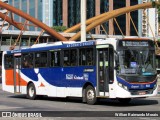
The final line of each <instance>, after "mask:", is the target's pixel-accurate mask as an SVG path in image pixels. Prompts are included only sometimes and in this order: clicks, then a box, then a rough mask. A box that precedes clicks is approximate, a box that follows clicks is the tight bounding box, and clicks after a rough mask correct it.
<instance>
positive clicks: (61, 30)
mask: <svg viewBox="0 0 160 120" xmlns="http://www.w3.org/2000/svg"><path fill="white" fill-rule="evenodd" d="M51 28H52V29H54V30H55V31H57V32H63V31H65V30H66V29H67V27H66V26H53V27H51Z"/></svg>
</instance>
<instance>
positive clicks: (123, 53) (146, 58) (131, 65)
mask: <svg viewBox="0 0 160 120" xmlns="http://www.w3.org/2000/svg"><path fill="white" fill-rule="evenodd" d="M118 56H119V69H118V70H119V74H120V75H144V76H150V75H155V74H156V63H155V51H154V50H152V49H150V48H149V47H142V46H139V47H135V46H132V47H124V49H123V47H121V49H120V50H119V51H118Z"/></svg>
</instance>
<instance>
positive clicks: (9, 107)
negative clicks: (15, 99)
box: [0, 105, 22, 110]
mask: <svg viewBox="0 0 160 120" xmlns="http://www.w3.org/2000/svg"><path fill="white" fill-rule="evenodd" d="M17 108H22V107H13V106H12V107H11V106H6V105H0V110H1V109H3V110H4V109H5V110H6V109H17Z"/></svg>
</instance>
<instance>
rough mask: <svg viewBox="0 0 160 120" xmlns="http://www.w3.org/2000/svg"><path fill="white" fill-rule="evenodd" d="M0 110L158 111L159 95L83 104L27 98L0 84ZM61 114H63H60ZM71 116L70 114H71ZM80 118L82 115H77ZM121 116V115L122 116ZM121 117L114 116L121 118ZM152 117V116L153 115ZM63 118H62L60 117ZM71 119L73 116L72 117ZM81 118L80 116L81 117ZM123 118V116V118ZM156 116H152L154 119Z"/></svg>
mask: <svg viewBox="0 0 160 120" xmlns="http://www.w3.org/2000/svg"><path fill="white" fill-rule="evenodd" d="M0 111H1V112H3V111H63V112H64V111H93V112H96V111H97V112H98V111H107V112H108V111H116V112H123V111H146V112H150V111H160V95H158V96H155V97H150V98H141V99H134V100H132V101H131V102H130V103H129V104H127V105H122V104H120V103H119V102H118V101H116V100H111V99H102V100H100V101H99V102H98V103H97V104H96V105H88V104H84V103H82V101H81V98H48V97H39V98H38V99H37V100H29V99H27V98H26V96H25V95H15V94H12V93H8V92H4V91H2V89H1V85H0ZM62 115H63V114H62ZM58 117H60V116H58ZM71 117H72V116H71ZM79 117H80V118H81V117H82V116H79ZM89 117H91V116H89ZM122 118H123V117H122ZM122 118H116V119H115V120H117V119H122ZM153 118H154V117H153ZM62 119H63V118H62ZM72 119H73V118H72ZM81 119H82V118H81ZM123 119H124V118H123ZM156 119H157V118H154V120H156Z"/></svg>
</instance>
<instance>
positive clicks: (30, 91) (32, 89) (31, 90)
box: [29, 87, 35, 97]
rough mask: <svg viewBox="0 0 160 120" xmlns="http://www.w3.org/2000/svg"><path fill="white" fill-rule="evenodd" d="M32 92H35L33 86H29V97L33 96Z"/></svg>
mask: <svg viewBox="0 0 160 120" xmlns="http://www.w3.org/2000/svg"><path fill="white" fill-rule="evenodd" d="M34 92H35V91H34V88H33V87H30V88H29V96H30V97H33V96H34Z"/></svg>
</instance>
